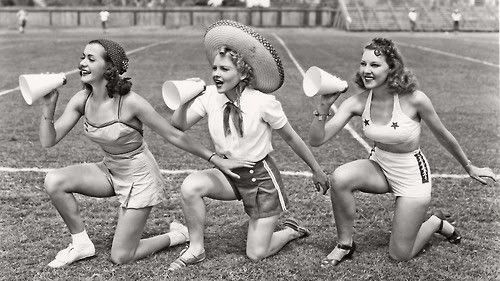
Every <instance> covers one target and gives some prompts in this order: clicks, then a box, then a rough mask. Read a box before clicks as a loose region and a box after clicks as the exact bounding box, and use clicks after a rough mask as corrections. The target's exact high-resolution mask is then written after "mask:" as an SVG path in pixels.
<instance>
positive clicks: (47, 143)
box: [40, 90, 86, 147]
mask: <svg viewBox="0 0 500 281" xmlns="http://www.w3.org/2000/svg"><path fill="white" fill-rule="evenodd" d="M58 96H59V92H58V91H57V90H54V91H52V92H51V93H50V94H48V95H47V96H45V97H44V98H43V107H42V117H41V120H40V142H41V144H42V146H43V147H52V146H54V145H56V144H57V143H58V142H59V141H60V140H61V139H62V138H64V136H66V134H68V132H69V131H70V130H71V129H72V128H73V127H74V126H75V124H76V123H77V122H78V120H79V119H80V117H81V107H82V104H83V103H84V98H85V97H86V96H85V92H83V91H81V92H78V93H77V94H76V95H74V96H73V97H72V98H71V100H70V101H69V102H68V104H67V105H66V108H65V109H64V112H63V114H62V115H61V116H60V117H59V118H58V119H57V120H56V121H54V113H55V109H56V104H57V99H58Z"/></svg>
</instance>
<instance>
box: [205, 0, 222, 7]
mask: <svg viewBox="0 0 500 281" xmlns="http://www.w3.org/2000/svg"><path fill="white" fill-rule="evenodd" d="M222 2H223V0H208V2H207V4H208V5H209V6H212V7H219V6H222Z"/></svg>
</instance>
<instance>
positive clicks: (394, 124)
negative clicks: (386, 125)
mask: <svg viewBox="0 0 500 281" xmlns="http://www.w3.org/2000/svg"><path fill="white" fill-rule="evenodd" d="M391 127H393V128H394V130H396V128H397V127H399V125H398V122H392V125H391Z"/></svg>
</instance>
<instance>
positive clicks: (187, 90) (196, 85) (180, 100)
mask: <svg viewBox="0 0 500 281" xmlns="http://www.w3.org/2000/svg"><path fill="white" fill-rule="evenodd" d="M205 87H206V85H205V82H204V81H203V80H180V81H166V82H165V83H163V86H162V88H161V92H162V96H163V101H164V102H165V104H166V105H167V106H168V107H169V108H170V109H172V110H176V109H177V108H179V106H181V105H182V104H184V103H186V102H188V101H189V100H191V99H192V98H194V97H196V96H197V95H199V94H200V93H201V92H203V91H204V90H205Z"/></svg>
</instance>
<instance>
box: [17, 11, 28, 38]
mask: <svg viewBox="0 0 500 281" xmlns="http://www.w3.org/2000/svg"><path fill="white" fill-rule="evenodd" d="M16 15H17V19H18V23H19V33H24V29H25V28H26V22H27V21H28V12H26V11H25V10H24V9H21V10H19V11H18V12H17V13H16Z"/></svg>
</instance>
